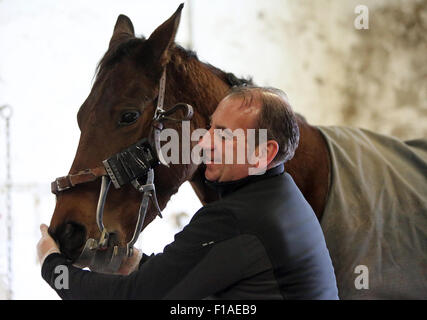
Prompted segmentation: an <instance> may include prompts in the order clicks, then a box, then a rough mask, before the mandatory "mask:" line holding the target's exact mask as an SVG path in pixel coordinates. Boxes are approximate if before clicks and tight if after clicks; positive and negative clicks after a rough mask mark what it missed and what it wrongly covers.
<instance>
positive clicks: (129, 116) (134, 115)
mask: <svg viewBox="0 0 427 320" xmlns="http://www.w3.org/2000/svg"><path fill="white" fill-rule="evenodd" d="M139 116H140V113H139V111H126V112H124V113H122V115H121V116H120V121H119V125H122V126H126V125H130V124H132V123H135V122H136V120H138V118H139Z"/></svg>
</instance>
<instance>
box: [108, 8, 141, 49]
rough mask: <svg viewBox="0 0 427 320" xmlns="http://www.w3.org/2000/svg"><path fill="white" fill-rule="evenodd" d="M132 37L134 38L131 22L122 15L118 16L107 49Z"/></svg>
mask: <svg viewBox="0 0 427 320" xmlns="http://www.w3.org/2000/svg"><path fill="white" fill-rule="evenodd" d="M132 37H135V30H134V29H133V24H132V21H131V20H130V19H129V18H128V17H127V16H125V15H124V14H121V15H119V17H118V18H117V21H116V25H115V26H114V32H113V35H112V36H111V39H110V45H109V47H111V46H112V45H114V44H116V43H120V42H122V41H123V40H126V39H129V38H132Z"/></svg>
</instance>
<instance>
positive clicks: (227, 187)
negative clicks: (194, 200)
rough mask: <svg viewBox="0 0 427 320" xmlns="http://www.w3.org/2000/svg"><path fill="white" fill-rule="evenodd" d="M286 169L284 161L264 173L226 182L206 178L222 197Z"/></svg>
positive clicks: (208, 184)
mask: <svg viewBox="0 0 427 320" xmlns="http://www.w3.org/2000/svg"><path fill="white" fill-rule="evenodd" d="M284 171H285V166H284V165H283V163H281V164H280V165H278V166H276V167H273V168H270V169H269V170H267V171H266V172H265V173H264V174H261V175H251V176H247V177H245V178H242V179H239V180H234V181H225V182H218V181H210V180H207V179H206V178H205V179H204V180H205V183H206V185H207V186H208V187H210V188H212V189H214V190H216V191H217V193H218V195H219V196H220V198H223V197H225V196H227V195H229V194H230V193H232V192H234V191H236V190H237V189H239V188H241V187H243V186H245V185H247V184H250V183H253V182H256V181H260V180H264V179H266V178H269V177H273V176H277V175H279V174H282V173H283V172H284Z"/></svg>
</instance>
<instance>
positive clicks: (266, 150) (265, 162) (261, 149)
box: [249, 140, 279, 175]
mask: <svg viewBox="0 0 427 320" xmlns="http://www.w3.org/2000/svg"><path fill="white" fill-rule="evenodd" d="M278 151H279V144H278V143H277V142H276V141H275V140H268V141H267V142H266V143H262V144H259V145H258V146H257V147H256V148H255V150H254V152H253V154H252V159H251V161H250V164H252V168H250V169H249V170H250V173H249V174H251V175H257V174H264V173H265V171H266V170H267V167H268V166H269V165H270V164H271V163H272V162H273V159H274V158H275V157H276V154H277V152H278Z"/></svg>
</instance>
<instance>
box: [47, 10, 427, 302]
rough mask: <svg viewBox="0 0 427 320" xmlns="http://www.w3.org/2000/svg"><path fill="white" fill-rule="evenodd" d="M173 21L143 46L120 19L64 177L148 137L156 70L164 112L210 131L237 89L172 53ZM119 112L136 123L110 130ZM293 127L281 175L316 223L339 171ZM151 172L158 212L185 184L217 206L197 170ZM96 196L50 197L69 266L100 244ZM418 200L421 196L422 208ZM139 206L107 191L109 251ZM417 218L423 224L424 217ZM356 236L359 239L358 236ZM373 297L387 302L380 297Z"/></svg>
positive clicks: (93, 186) (93, 189) (317, 138)
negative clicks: (88, 243) (189, 112)
mask: <svg viewBox="0 0 427 320" xmlns="http://www.w3.org/2000/svg"><path fill="white" fill-rule="evenodd" d="M179 16H180V10H178V11H177V12H176V13H175V14H174V15H173V16H172V17H171V18H170V19H169V20H167V21H166V22H165V23H164V24H162V25H161V26H160V27H159V28H158V29H156V31H155V32H153V34H152V35H151V36H150V38H149V39H147V40H146V39H137V38H135V36H134V31H133V26H132V23H131V22H130V20H129V19H128V18H127V17H124V16H120V17H119V19H118V20H117V23H116V26H115V31H114V33H113V36H112V38H111V41H110V47H109V50H108V51H107V53H106V55H105V56H104V58H103V59H102V60H101V63H100V65H99V71H98V74H97V79H96V81H95V84H94V86H93V88H92V91H91V93H90V95H89V97H88V98H87V100H86V101H85V103H84V104H83V105H82V107H81V108H80V111H79V114H78V122H79V127H80V129H81V137H80V143H79V147H78V150H77V154H76V158H75V160H74V163H73V165H72V167H71V169H70V173H75V172H77V171H80V170H82V169H85V168H93V167H96V166H99V165H100V164H101V161H102V160H104V159H106V158H107V157H109V156H110V155H112V154H114V153H117V152H118V151H120V150H122V149H124V148H125V147H127V146H128V145H131V144H133V143H134V142H136V141H138V140H139V139H141V137H145V136H147V135H148V134H149V132H150V130H149V129H150V124H151V119H152V116H153V113H154V106H155V100H156V97H157V94H158V88H157V84H158V81H159V79H160V75H161V71H162V70H163V68H166V73H167V82H166V96H165V106H172V105H174V104H175V103H177V102H185V103H188V104H191V105H192V106H193V108H194V117H193V119H192V121H191V128H192V130H194V129H196V128H205V127H206V125H207V124H208V123H209V116H210V115H211V114H212V113H213V112H214V110H215V108H216V106H217V105H218V102H219V101H220V100H221V99H222V98H223V97H224V96H225V94H226V93H227V91H228V89H229V88H230V86H232V85H234V84H238V83H239V82H241V80H239V79H236V78H235V77H234V76H232V75H231V74H228V73H225V72H223V71H221V70H219V69H217V68H215V67H213V66H211V65H208V64H205V63H202V62H200V61H199V60H198V59H197V57H196V55H195V54H193V53H192V52H189V51H187V50H184V49H183V48H181V47H179V46H176V45H174V43H173V41H174V37H175V33H176V29H177V27H178V23H179ZM126 110H139V111H140V112H141V116H140V117H139V118H138V119H137V121H136V122H135V123H133V124H131V125H129V126H125V127H122V126H117V125H116V124H117V119H119V118H120V115H121V114H123V113H124V112H126ZM298 124H299V128H300V144H299V147H298V149H297V151H296V153H295V156H294V158H293V159H292V160H291V161H289V162H288V163H287V164H286V170H287V172H288V173H290V174H291V175H292V177H293V179H294V180H295V182H296V184H297V185H298V187H299V188H300V190H301V191H302V193H303V194H304V196H305V197H306V199H307V201H308V202H309V203H310V205H311V206H312V208H313V210H314V211H315V213H316V215H317V217H318V219H319V220H320V221H321V222H322V223H323V221H322V216H323V214H324V212H325V207H327V206H328V207H331V206H332V207H333V206H334V203H332V204H331V201H334V200H331V195H329V200H328V194H329V191H330V181H332V182H335V183H336V181H337V179H338V178H337V177H334V176H332V180H330V178H331V173H333V172H335V171H334V170H335V168H337V167H339V166H340V164H339V163H334V158H333V157H331V153H330V141H328V140H327V139H325V137H326V136H325V135H324V134H322V131H321V130H319V128H316V127H314V126H311V125H309V124H308V123H307V122H306V121H305V120H304V119H303V118H302V117H300V118H299V119H298ZM106 138H107V139H106ZM356 165H357V163H356ZM155 172H156V180H155V184H156V190H157V197H158V199H159V204H160V208H161V209H163V208H164V207H165V206H166V204H167V202H168V201H169V199H170V197H171V196H172V195H173V194H174V193H176V192H177V190H178V188H179V186H180V185H181V184H182V183H184V182H185V181H190V183H191V184H192V186H193V188H194V190H195V192H196V194H197V196H198V197H199V199H200V200H201V202H202V203H203V204H206V203H209V202H211V201H215V200H216V199H217V196H216V195H215V194H213V193H212V191H211V190H208V189H207V188H206V187H205V185H204V183H203V166H199V167H198V166H196V165H195V164H189V165H172V166H171V168H166V167H159V168H157V169H156V170H155ZM424 177H425V173H424ZM355 179H357V177H355ZM359 181H364V178H363V177H362V176H360V177H358V180H357V181H354V185H358V182H359ZM426 189H427V188H426ZM98 190H99V182H96V181H95V182H91V183H88V184H85V185H82V186H79V187H78V188H75V189H74V190H72V191H67V192H64V193H61V194H59V195H58V197H57V205H56V208H55V212H54V215H53V218H52V221H51V225H50V232H51V234H52V235H54V237H56V238H57V239H58V240H59V242H60V245H61V250H62V251H63V252H65V253H66V254H67V255H69V256H70V257H71V258H72V259H75V258H76V257H77V256H78V254H79V252H80V251H81V249H82V246H83V244H84V240H85V239H87V238H89V237H92V238H96V237H98V236H99V232H98V230H97V227H96V224H95V219H94V215H95V210H96V202H97V195H98ZM76 199H78V201H77V200H76ZM425 199H426V196H425V193H424V201H425ZM139 200H140V195H139V194H138V192H136V191H135V190H134V189H132V187H130V186H129V187H124V188H122V189H119V190H113V191H112V192H111V194H109V196H108V200H107V204H106V207H105V214H104V217H105V224H106V225H107V228H109V230H112V231H113V232H114V233H115V234H116V237H115V238H114V241H115V243H118V244H122V245H123V244H124V243H125V242H126V241H127V240H129V238H130V237H131V235H132V231H133V226H134V225H135V222H136V212H137V210H138V205H139ZM343 201H344V202H345V200H343ZM363 201H364V199H361V203H360V206H361V207H363ZM336 214H339V213H336ZM372 214H375V212H372ZM421 214H424V216H425V211H422V212H421ZM155 216H156V213H155V210H154V208H152V207H150V208H149V211H148V214H147V218H146V222H145V225H144V226H146V225H148V224H149V223H150V222H151V221H152V220H153V219H154V218H155ZM328 219H330V218H329V217H328ZM422 221H424V220H422ZM339 228H340V226H338V229H339ZM343 228H346V227H345V226H343ZM387 230H389V229H387ZM341 231H342V236H343V237H348V238H350V239H351V237H352V235H353V232H354V230H351V229H345V230H344V229H343V230H341ZM334 232H335V230H334ZM423 232H424V231H423ZM359 234H360V235H362V236H363V232H361V233H359ZM423 235H425V233H423ZM326 238H327V241H328V239H329V243H328V245H331V247H334V248H335V247H336V246H337V245H339V243H340V242H341V241H342V240H343V239H336V238H333V237H330V236H328V235H326ZM331 239H332V240H331ZM414 239H415V238H414ZM417 239H419V238H417ZM424 239H425V238H424ZM424 239H421V240H424ZM380 240H381V239H380ZM330 241H334V243H330ZM384 245H386V244H384ZM338 251H339V250H338ZM335 252H336V250H335V249H334V250H332V251H331V257H332V260H333V261H334V260H335V261H338V262H339V259H340V257H334V254H335ZM339 252H340V254H345V253H342V252H341V251H339ZM357 252H358V251H357V248H354V250H353V251H352V252H351V253H350V252H349V254H356V257H359V256H358V255H357ZM420 259H421V258H420V257H417V256H413V259H412V261H408V268H411V265H414V264H418V263H419V261H422V263H425V260H420ZM423 259H424V258H423ZM353 260H354V263H355V264H364V260H363V259H359V260H358V259H353ZM335 268H336V274H337V275H339V276H338V277H337V279H338V286H339V287H342V288H344V287H345V288H347V287H348V283H349V281H350V282H352V283H354V279H355V278H356V277H357V274H355V273H354V266H353V265H350V266H349V265H345V268H349V269H348V270H347V269H340V268H341V265H340V264H339V263H337V264H336V265H335ZM399 268H401V266H399V267H398V268H397V269H395V270H394V271H393V272H392V273H390V274H387V278H385V279H383V281H385V282H387V281H393V280H394V279H392V277H394V276H395V274H396V272H405V269H403V270H400V269H399ZM402 268H403V267H402ZM375 270H376V269H375ZM371 272H372V271H371ZM423 280H425V278H424V279H423ZM340 281H342V283H345V286H341V285H340ZM371 288H372V286H371ZM345 290H347V289H345ZM354 292H355V294H353V293H350V294H345V296H344V298H353V297H357V296H358V295H357V294H358V293H360V292H361V291H360V290H359V291H358V290H356V291H354ZM365 292H368V295H367V296H366V295H364V296H363V297H369V290H366V291H365ZM407 292H411V291H410V290H408V291H407ZM390 294H392V295H391V296H390V297H398V296H397V295H395V293H390ZM373 297H376V298H382V297H384V298H387V297H389V296H387V294H384V295H374V296H373ZM420 298H421V297H420ZM424 298H426V296H424Z"/></svg>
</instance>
